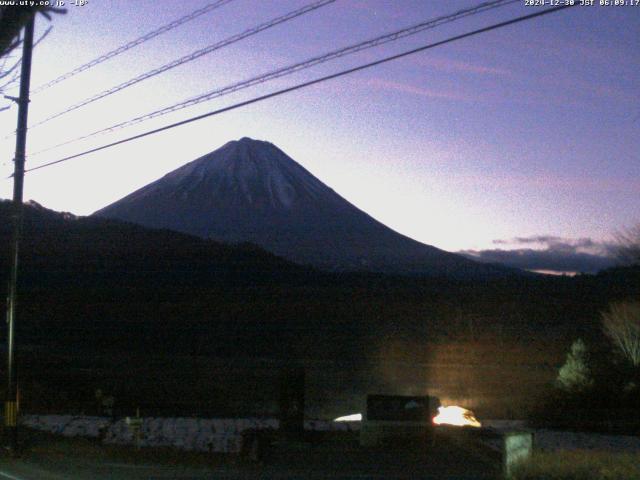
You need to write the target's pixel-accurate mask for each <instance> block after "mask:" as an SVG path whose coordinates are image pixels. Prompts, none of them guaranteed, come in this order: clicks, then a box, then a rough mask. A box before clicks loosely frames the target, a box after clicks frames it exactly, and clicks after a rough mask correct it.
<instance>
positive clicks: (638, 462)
mask: <svg viewBox="0 0 640 480" xmlns="http://www.w3.org/2000/svg"><path fill="white" fill-rule="evenodd" d="M510 478H511V479H512V480H552V479H553V480H632V479H633V480H637V479H638V478H640V454H637V453H614V452H608V451H593V450H589V451H586V450H585V451H581V450H576V451H564V452H548V453H547V452H534V455H533V456H532V457H531V459H530V460H529V461H527V462H525V463H523V464H522V465H519V466H518V467H517V468H515V469H514V472H513V473H512V475H511V476H510Z"/></svg>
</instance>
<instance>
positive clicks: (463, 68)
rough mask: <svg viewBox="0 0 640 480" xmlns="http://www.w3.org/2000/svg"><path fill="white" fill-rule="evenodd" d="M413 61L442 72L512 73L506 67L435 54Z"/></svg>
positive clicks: (505, 74)
mask: <svg viewBox="0 0 640 480" xmlns="http://www.w3.org/2000/svg"><path fill="white" fill-rule="evenodd" d="M413 61H414V63H415V64H418V65H421V66H426V67H432V68H434V69H436V70H439V71H442V72H461V73H474V74H478V75H502V76H508V75H511V72H510V71H509V70H506V69H504V68H499V67H490V66H487V65H480V64H476V63H469V62H461V61H458V60H451V59H449V58H445V57H436V56H433V55H425V56H421V57H415V59H413Z"/></svg>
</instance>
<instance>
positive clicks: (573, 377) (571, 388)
mask: <svg viewBox="0 0 640 480" xmlns="http://www.w3.org/2000/svg"><path fill="white" fill-rule="evenodd" d="M557 384H558V386H559V387H560V388H561V389H562V390H564V391H566V392H570V393H577V392H582V391H585V390H587V389H588V388H590V387H592V386H593V378H592V376H591V369H590V368H589V352H588V351H587V346H586V345H585V343H584V342H583V341H582V340H580V339H578V340H576V341H575V342H573V345H571V351H570V352H569V354H568V355H567V361H566V362H565V364H564V365H563V366H562V367H561V368H560V370H559V371H558V379H557Z"/></svg>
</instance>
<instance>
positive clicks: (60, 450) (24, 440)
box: [20, 428, 235, 467]
mask: <svg viewBox="0 0 640 480" xmlns="http://www.w3.org/2000/svg"><path fill="white" fill-rule="evenodd" d="M20 443H21V444H22V445H23V449H24V454H25V456H27V457H28V456H30V455H37V456H47V457H52V458H57V457H60V458H63V457H67V456H74V457H78V458H83V459H85V460H90V461H95V460H97V461H110V462H122V463H129V464H134V465H135V464H147V463H153V464H158V465H167V466H169V465H175V466H185V467H186V466H189V467H215V466H220V465H225V464H228V463H229V462H230V461H232V460H235V456H230V455H228V454H223V453H210V452H194V451H185V450H179V449H176V448H170V447H141V448H139V449H137V448H135V447H131V446H129V445H109V444H100V443H99V442H98V441H97V440H96V439H88V438H81V437H64V436H61V435H54V434H51V433H46V432H39V431H36V430H32V429H29V428H21V429H20Z"/></svg>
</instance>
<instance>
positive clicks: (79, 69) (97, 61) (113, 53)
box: [31, 0, 234, 94]
mask: <svg viewBox="0 0 640 480" xmlns="http://www.w3.org/2000/svg"><path fill="white" fill-rule="evenodd" d="M232 1H234V0H218V1H217V2H213V3H210V4H208V5H205V6H204V7H202V8H199V9H198V10H194V11H193V12H191V13H189V14H187V15H185V16H184V17H180V18H178V19H177V20H174V21H173V22H171V23H167V24H166V25H163V26H162V27H160V28H157V29H156V30H153V31H151V32H149V33H147V34H145V35H143V36H141V37H139V38H136V39H135V40H132V41H130V42H129V43H125V44H124V45H122V46H120V47H118V48H116V49H114V50H111V51H110V52H107V53H105V54H104V55H101V56H99V57H98V58H95V59H93V60H91V61H90V62H87V63H85V64H84V65H80V66H79V67H77V68H74V69H73V70H71V71H69V72H67V73H65V74H63V75H60V76H59V77H58V78H55V79H53V80H51V81H50V82H47V83H45V84H43V85H40V86H39V87H37V88H35V89H34V90H32V92H31V94H35V93H39V92H41V91H43V90H46V89H47V88H50V87H53V86H54V85H56V84H58V83H60V82H62V81H64V80H67V79H68V78H71V77H73V76H75V75H77V74H79V73H81V72H84V71H85V70H88V69H90V68H92V67H95V66H96V65H99V64H101V63H102V62H105V61H107V60H109V59H110V58H113V57H115V56H117V55H120V54H121V53H124V52H126V51H127V50H131V49H132V48H134V47H137V46H138V45H140V44H142V43H145V42H147V41H149V40H151V39H152V38H155V37H157V36H159V35H162V34H163V33H166V32H168V31H170V30H173V29H174V28H176V27H179V26H180V25H182V24H184V23H187V22H190V21H191V20H194V19H196V18H198V17H199V16H201V15H204V14H205V13H208V12H210V11H211V10H215V9H216V8H218V7H221V6H223V5H225V4H227V3H229V2H232Z"/></svg>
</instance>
